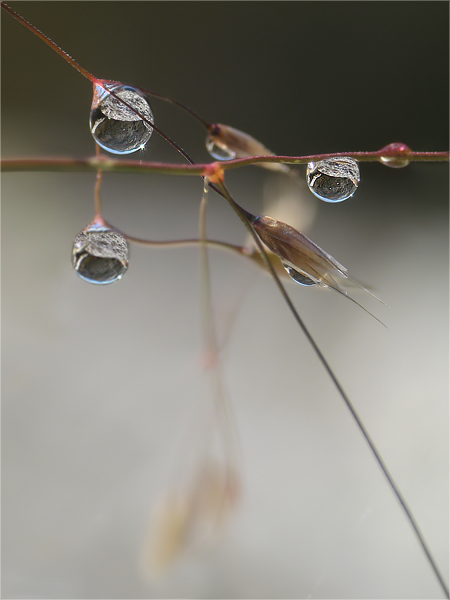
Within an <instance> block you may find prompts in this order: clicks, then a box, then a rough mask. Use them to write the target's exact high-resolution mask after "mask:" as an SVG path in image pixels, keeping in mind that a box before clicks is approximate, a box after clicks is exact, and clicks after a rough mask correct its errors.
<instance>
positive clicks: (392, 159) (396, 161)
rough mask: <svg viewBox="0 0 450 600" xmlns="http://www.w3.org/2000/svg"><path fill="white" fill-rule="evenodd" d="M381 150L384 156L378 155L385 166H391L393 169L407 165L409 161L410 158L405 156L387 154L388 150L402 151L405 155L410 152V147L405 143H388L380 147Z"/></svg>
mask: <svg viewBox="0 0 450 600" xmlns="http://www.w3.org/2000/svg"><path fill="white" fill-rule="evenodd" d="M381 152H386V155H385V156H383V155H382V156H381V157H380V162H382V163H383V165H386V166H387V167H392V168H394V169H401V168H403V167H407V166H408V165H409V163H410V160H409V158H408V157H407V156H398V155H397V156H389V155H388V153H389V152H396V153H404V154H405V155H407V154H409V152H411V148H408V146H407V145H406V144H401V143H394V144H389V145H387V146H385V147H384V148H382V149H381Z"/></svg>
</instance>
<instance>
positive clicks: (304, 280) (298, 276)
mask: <svg viewBox="0 0 450 600" xmlns="http://www.w3.org/2000/svg"><path fill="white" fill-rule="evenodd" d="M281 264H282V265H283V267H284V268H285V270H286V272H287V274H288V275H289V277H290V278H291V279H292V280H293V281H295V283H299V284H300V285H318V284H319V282H318V281H314V279H311V277H309V276H308V275H305V274H304V273H302V272H301V271H297V269H294V268H293V267H291V265H288V264H287V263H281Z"/></svg>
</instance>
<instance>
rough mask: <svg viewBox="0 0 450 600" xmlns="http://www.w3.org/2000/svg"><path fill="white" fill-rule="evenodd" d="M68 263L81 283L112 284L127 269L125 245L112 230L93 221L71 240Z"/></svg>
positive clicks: (123, 239) (120, 237)
mask: <svg viewBox="0 0 450 600" xmlns="http://www.w3.org/2000/svg"><path fill="white" fill-rule="evenodd" d="M72 261H73V267H74V269H75V271H76V272H77V273H78V275H79V276H80V277H81V278H82V279H84V280H85V281H88V282H89V283H96V284H107V283H113V282H114V281H117V280H119V279H121V278H122V276H123V274H124V273H125V271H126V270H127V269H128V244H127V241H126V239H125V238H124V237H123V235H121V234H120V233H119V232H118V231H116V230H115V229H112V228H111V227H107V226H106V225H104V224H100V223H98V222H96V221H93V222H92V223H91V224H90V225H88V226H87V227H86V228H85V229H83V231H81V232H80V233H79V234H78V235H77V237H76V238H75V241H74V243H73V250H72Z"/></svg>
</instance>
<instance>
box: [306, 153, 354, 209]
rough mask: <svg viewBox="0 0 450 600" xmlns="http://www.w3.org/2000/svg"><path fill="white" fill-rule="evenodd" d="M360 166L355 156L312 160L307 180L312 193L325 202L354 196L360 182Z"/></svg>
mask: <svg viewBox="0 0 450 600" xmlns="http://www.w3.org/2000/svg"><path fill="white" fill-rule="evenodd" d="M359 180H360V177H359V167H358V163H357V162H356V160H354V159H353V158H346V157H336V158H325V159H324V160H320V161H318V162H310V163H308V166H307V168H306V181H307V183H308V187H309V189H310V190H311V191H312V193H313V194H314V195H315V196H317V197H318V198H320V199H321V200H324V201H325V202H342V201H343V200H347V198H350V197H351V196H353V194H354V193H355V192H356V190H357V188H358V184H359Z"/></svg>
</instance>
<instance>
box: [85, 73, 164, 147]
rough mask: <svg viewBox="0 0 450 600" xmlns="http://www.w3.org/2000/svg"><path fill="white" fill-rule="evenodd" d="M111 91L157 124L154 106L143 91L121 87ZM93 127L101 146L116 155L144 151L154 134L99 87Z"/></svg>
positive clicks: (95, 101)
mask: <svg viewBox="0 0 450 600" xmlns="http://www.w3.org/2000/svg"><path fill="white" fill-rule="evenodd" d="M108 89H109V90H111V91H112V92H114V93H115V94H116V95H117V96H118V97H119V98H121V99H122V100H124V101H125V102H126V103H127V104H129V105H130V106H132V107H133V108H134V109H135V110H137V111H138V112H139V114H140V115H142V117H144V118H145V119H147V121H150V123H153V122H154V118H153V113H152V111H151V108H150V105H149V103H148V102H147V99H146V97H145V96H144V94H142V93H141V92H140V91H139V90H136V89H135V88H132V87H129V86H126V85H121V84H110V85H108ZM89 126H90V128H91V133H92V135H93V137H94V139H95V141H96V142H97V144H98V145H99V146H101V147H102V148H103V149H104V150H107V151H108V152H112V153H113V154H130V153H131V152H136V151H137V150H142V149H143V148H144V147H145V144H146V143H147V142H148V140H149V139H150V136H151V135H152V133H153V128H152V127H151V125H149V124H148V123H146V122H145V121H143V120H142V118H141V117H140V116H139V115H138V114H136V113H135V112H134V111H133V110H131V109H130V108H129V107H128V106H126V104H124V103H123V102H120V100H119V99H118V98H115V97H114V96H112V95H111V94H110V93H109V92H108V91H106V90H105V89H103V88H102V87H101V86H99V85H96V86H94V99H93V101H92V110H91V115H90V118H89Z"/></svg>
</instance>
